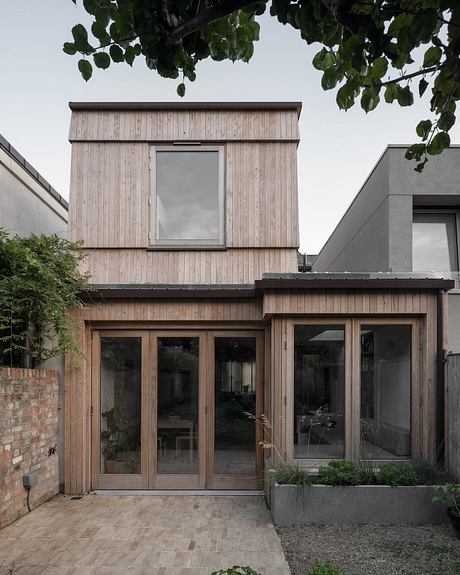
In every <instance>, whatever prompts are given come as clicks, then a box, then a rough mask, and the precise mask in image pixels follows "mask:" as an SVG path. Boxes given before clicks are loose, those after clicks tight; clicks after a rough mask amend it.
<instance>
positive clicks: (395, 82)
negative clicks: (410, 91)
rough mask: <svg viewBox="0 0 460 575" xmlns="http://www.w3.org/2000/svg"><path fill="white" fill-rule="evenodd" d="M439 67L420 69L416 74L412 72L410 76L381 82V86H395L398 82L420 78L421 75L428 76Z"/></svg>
mask: <svg viewBox="0 0 460 575" xmlns="http://www.w3.org/2000/svg"><path fill="white" fill-rule="evenodd" d="M440 67H441V66H432V67H431V68H422V70H419V71H418V72H413V73H412V74H406V75H404V76H400V77H399V78H392V79H391V80H387V81H386V82H382V86H389V85H390V84H397V83H398V82H403V81H404V80H410V78H415V77H416V76H422V75H423V74H429V73H430V72H436V70H438V69H439V68H440Z"/></svg>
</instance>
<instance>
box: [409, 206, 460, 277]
mask: <svg viewBox="0 0 460 575" xmlns="http://www.w3.org/2000/svg"><path fill="white" fill-rule="evenodd" d="M456 236H457V233H456V216H455V214H454V213H432V212H425V213H423V212H415V213H414V216H413V224H412V271H415V272H416V271H456V270H458V256H457V241H456Z"/></svg>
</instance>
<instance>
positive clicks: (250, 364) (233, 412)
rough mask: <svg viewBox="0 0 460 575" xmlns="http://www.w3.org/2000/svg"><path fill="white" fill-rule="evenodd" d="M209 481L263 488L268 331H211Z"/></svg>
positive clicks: (214, 485) (220, 485) (233, 486)
mask: <svg viewBox="0 0 460 575" xmlns="http://www.w3.org/2000/svg"><path fill="white" fill-rule="evenodd" d="M210 344H211V346H210V350H209V353H210V354H212V356H211V357H210V366H211V369H210V371H209V378H210V386H211V388H210V393H209V398H210V401H211V402H212V404H211V405H210V406H209V412H208V413H209V414H208V418H209V422H208V429H209V430H210V436H209V450H208V458H209V463H208V478H207V484H208V487H209V488H211V489H252V488H256V487H258V485H259V484H258V481H259V479H260V474H261V471H262V453H261V449H260V448H258V444H259V441H261V439H262V437H261V432H260V429H258V428H257V424H256V422H255V421H254V417H252V418H251V417H250V416H260V414H261V406H262V393H261V391H262V389H261V388H262V375H263V334H262V333H257V332H251V333H248V332H246V333H244V332H227V333H225V332H223V333H222V334H219V333H217V332H214V334H211V339H210Z"/></svg>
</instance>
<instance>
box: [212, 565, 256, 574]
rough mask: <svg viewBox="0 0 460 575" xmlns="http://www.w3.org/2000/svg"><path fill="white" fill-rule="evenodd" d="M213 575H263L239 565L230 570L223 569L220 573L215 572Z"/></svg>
mask: <svg viewBox="0 0 460 575" xmlns="http://www.w3.org/2000/svg"><path fill="white" fill-rule="evenodd" d="M211 575H261V574H260V573H258V572H257V571H254V569H252V568H251V567H240V566H239V565H233V567H229V568H228V569H225V570H224V569H221V570H220V571H213V572H212V573H211Z"/></svg>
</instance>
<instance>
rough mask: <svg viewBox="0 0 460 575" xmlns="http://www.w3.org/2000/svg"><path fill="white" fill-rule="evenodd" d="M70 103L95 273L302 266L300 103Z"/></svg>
mask: <svg viewBox="0 0 460 575" xmlns="http://www.w3.org/2000/svg"><path fill="white" fill-rule="evenodd" d="M70 107H71V109H72V122H71V128H70V141H71V142H72V174H71V191H70V205H71V209H70V224H69V228H70V237H71V239H73V240H83V241H84V245H85V247H86V248H88V250H89V251H90V256H89V258H88V261H87V266H88V271H89V272H90V273H91V274H92V276H93V281H94V283H117V284H118V283H136V282H139V283H143V282H157V283H252V282H253V281H254V280H255V279H259V278H260V277H261V275H262V273H263V272H295V271H296V270H297V260H296V250H297V247H298V244H299V240H298V209H297V145H298V142H299V128H298V116H299V114H300V109H301V105H300V104H299V103H280V102H277V103H191V104H171V103H169V104H161V103H133V104H130V103H120V104H117V103H71V104H70ZM120 248H123V251H122V250H121V249H120ZM111 249H114V250H117V251H118V254H117V256H116V260H117V262H118V264H119V267H115V268H114V266H113V265H111V264H109V258H112V259H111V260H110V261H111V262H112V264H113V256H114V253H113V252H112V253H111V252H110V250H111ZM190 250H194V251H196V252H200V253H197V254H195V255H193V254H190ZM160 251H163V252H168V253H167V254H159V253H158V252H160ZM217 251H221V252H224V253H222V254H220V255H219V254H216V253H213V252H217ZM155 252H157V253H155ZM203 257H207V258H208V260H209V261H208V264H207V265H208V270H207V271H206V269H205V267H206V266H205V264H204V263H203V262H202V261H198V260H200V258H203ZM96 260H97V261H98V264H97V265H96V264H95V263H94V262H95V261H96ZM134 261H135V262H136V265H135V266H133V264H132V262H134ZM129 262H131V267H130V263H129ZM109 268H110V269H109ZM191 268H193V269H191ZM197 269H198V271H197ZM194 270H195V271H194Z"/></svg>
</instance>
